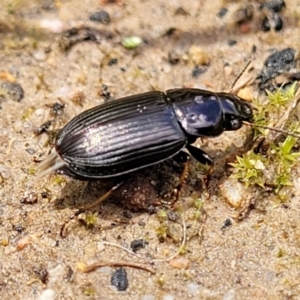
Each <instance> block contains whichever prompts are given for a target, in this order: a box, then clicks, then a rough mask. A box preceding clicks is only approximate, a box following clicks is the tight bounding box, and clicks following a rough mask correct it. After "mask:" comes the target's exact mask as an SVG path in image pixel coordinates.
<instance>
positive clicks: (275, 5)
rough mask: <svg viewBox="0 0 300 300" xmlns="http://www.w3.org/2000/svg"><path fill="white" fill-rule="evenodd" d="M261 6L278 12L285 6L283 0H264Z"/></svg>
mask: <svg viewBox="0 0 300 300" xmlns="http://www.w3.org/2000/svg"><path fill="white" fill-rule="evenodd" d="M263 7H266V8H267V9H268V10H270V11H272V12H275V13H279V12H280V11H281V10H282V9H283V8H285V2H284V1H283V0H271V1H266V2H265V3H264V4H263Z"/></svg>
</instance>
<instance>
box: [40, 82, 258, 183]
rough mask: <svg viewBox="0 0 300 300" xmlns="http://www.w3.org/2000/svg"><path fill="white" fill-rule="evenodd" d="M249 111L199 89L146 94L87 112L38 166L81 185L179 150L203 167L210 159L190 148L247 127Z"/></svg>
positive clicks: (42, 171) (238, 103)
mask: <svg viewBox="0 0 300 300" xmlns="http://www.w3.org/2000/svg"><path fill="white" fill-rule="evenodd" d="M252 118H253V113H252V109H251V106H250V105H249V104H248V103H247V102H246V101H244V100H243V99H241V98H239V97H237V96H234V95H232V94H228V93H213V92H210V91H206V90H201V89H185V88H182V89H172V90H168V91H166V92H165V93H163V92H159V91H152V92H148V93H144V94H138V95H134V96H129V97H125V98H121V99H117V100H114V101H111V102H108V103H105V104H102V105H99V106H96V107H94V108H91V109H88V110H86V111H84V112H82V113H81V114H79V115H77V116H76V117H75V118H73V119H72V120H71V121H70V122H69V123H68V124H67V125H66V126H65V127H64V128H63V129H62V130H61V131H60V133H59V135H58V137H57V140H56V143H55V148H54V149H53V150H52V153H51V154H50V155H49V156H48V158H46V159H45V160H44V161H43V162H42V163H41V164H40V166H39V173H40V176H43V175H46V174H48V173H51V172H53V171H58V172H59V173H61V174H66V175H68V176H70V177H73V178H76V179H81V180H92V179H101V178H109V177H117V176H120V175H123V174H127V173H131V172H133V171H135V170H139V169H142V168H145V167H147V166H151V165H154V164H157V163H159V162H161V161H164V160H167V159H169V158H171V157H173V156H175V155H176V154H177V153H178V152H180V151H181V150H182V149H183V148H186V149H187V150H188V151H189V153H190V154H191V155H192V156H193V157H194V158H195V159H197V160H198V161H199V162H201V163H204V164H212V160H211V158H210V157H209V156H208V155H207V154H206V153H205V152H204V151H202V150H201V149H198V148H196V147H193V146H192V145H191V144H192V143H194V142H195V141H196V139H197V138H199V137H205V138H207V137H215V136H218V135H220V134H221V133H222V132H223V131H225V130H237V129H239V128H240V127H241V126H242V124H243V122H244V121H247V122H251V121H252Z"/></svg>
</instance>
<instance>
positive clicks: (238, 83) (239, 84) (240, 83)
mask: <svg viewBox="0 0 300 300" xmlns="http://www.w3.org/2000/svg"><path fill="white" fill-rule="evenodd" d="M252 69H253V64H252V61H251V60H249V61H248V63H247V64H246V66H245V67H244V69H243V70H242V72H241V73H240V74H239V76H238V77H237V78H236V80H235V81H234V82H233V84H232V85H231V88H230V91H229V93H230V94H236V93H237V92H238V91H239V90H240V89H242V88H243V87H245V86H247V85H250V84H251V83H253V81H254V77H253V75H251V76H249V77H246V75H247V74H246V73H249V72H250V71H251V70H252ZM242 79H243V80H242Z"/></svg>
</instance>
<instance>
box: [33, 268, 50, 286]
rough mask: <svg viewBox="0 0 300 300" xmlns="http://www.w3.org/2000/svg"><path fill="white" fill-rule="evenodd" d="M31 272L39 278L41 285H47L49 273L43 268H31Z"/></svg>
mask: <svg viewBox="0 0 300 300" xmlns="http://www.w3.org/2000/svg"><path fill="white" fill-rule="evenodd" d="M33 272H34V273H35V274H36V275H37V276H38V277H39V279H40V280H41V282H42V283H47V282H48V280H49V273H48V271H47V269H46V268H45V267H43V266H41V267H39V268H36V267H33Z"/></svg>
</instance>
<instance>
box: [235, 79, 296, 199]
mask: <svg viewBox="0 0 300 300" xmlns="http://www.w3.org/2000/svg"><path fill="white" fill-rule="evenodd" d="M295 92H296V86H295V85H293V86H291V87H290V88H289V89H287V90H282V89H279V90H278V91H276V92H275V93H270V92H268V93H267V94H268V97H267V98H268V101H267V102H266V103H263V104H261V103H260V102H259V101H258V100H255V101H254V105H255V108H256V109H257V110H256V111H255V122H254V123H255V124H256V125H258V126H259V125H263V126H268V125H269V122H270V123H271V124H276V122H275V121H273V120H276V121H278V120H279V119H280V118H281V117H282V115H283V113H284V112H285V111H287V109H288V106H289V105H290V102H291V100H292V99H293V97H294V95H295ZM271 126H272V125H271ZM286 126H287V128H286V130H287V131H289V132H294V131H295V130H296V129H297V128H299V122H298V121H297V120H293V118H292V117H290V118H289V120H288V124H287V125H286ZM262 135H263V136H265V135H266V130H265V129H262V128H259V127H255V137H258V136H259V137H261V136H262ZM297 142H298V139H297V138H295V137H292V136H286V137H285V138H284V140H281V142H276V141H272V140H270V141H268V143H269V144H268V147H267V149H264V153H263V154H260V153H258V154H257V153H255V152H254V150H251V151H249V152H247V153H245V154H244V155H243V156H242V157H237V162H236V163H233V164H231V166H233V167H234V176H235V177H236V178H237V179H239V180H240V181H242V182H244V183H245V184H246V185H247V186H259V187H262V188H264V187H266V186H271V187H272V188H274V192H275V194H276V195H277V196H278V197H279V198H282V199H284V198H285V197H284V194H285V193H282V192H281V189H282V188H283V187H286V186H290V185H292V179H291V174H292V171H293V168H294V167H295V165H296V163H297V161H298V158H299V156H300V153H299V152H297V151H296V148H297ZM282 195H283V196H282Z"/></svg>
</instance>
